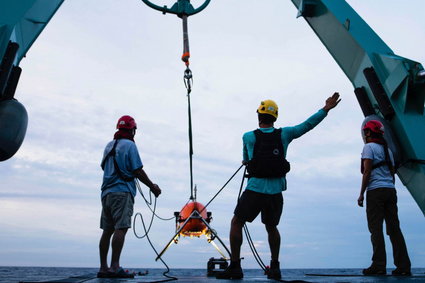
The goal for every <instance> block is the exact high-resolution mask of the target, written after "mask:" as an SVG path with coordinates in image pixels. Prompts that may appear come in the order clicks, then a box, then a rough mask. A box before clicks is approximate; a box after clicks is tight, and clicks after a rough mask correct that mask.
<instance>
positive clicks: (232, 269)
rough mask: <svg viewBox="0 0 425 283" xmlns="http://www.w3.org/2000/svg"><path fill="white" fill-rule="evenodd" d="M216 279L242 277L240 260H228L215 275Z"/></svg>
mask: <svg viewBox="0 0 425 283" xmlns="http://www.w3.org/2000/svg"><path fill="white" fill-rule="evenodd" d="M215 278H216V279H242V278H243V271H242V268H241V264H240V262H233V261H232V262H230V265H229V266H228V267H227V268H226V269H225V270H224V271H221V272H218V273H217V274H216V276H215Z"/></svg>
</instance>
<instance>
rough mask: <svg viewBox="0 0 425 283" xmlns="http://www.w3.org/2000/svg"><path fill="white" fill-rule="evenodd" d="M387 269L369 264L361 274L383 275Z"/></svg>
mask: <svg viewBox="0 0 425 283" xmlns="http://www.w3.org/2000/svg"><path fill="white" fill-rule="evenodd" d="M385 274H387V270H386V269H385V268H383V267H376V266H373V265H371V266H370V267H368V268H366V269H363V275H385Z"/></svg>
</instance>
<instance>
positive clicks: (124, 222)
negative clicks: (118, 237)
mask: <svg viewBox="0 0 425 283" xmlns="http://www.w3.org/2000/svg"><path fill="white" fill-rule="evenodd" d="M133 206H134V198H133V196H132V194H131V193H126V192H117V193H109V194H107V195H106V196H104V197H103V199H102V216H101V218H100V228H101V229H103V230H107V231H112V230H118V229H127V228H131V216H132V215H133Z"/></svg>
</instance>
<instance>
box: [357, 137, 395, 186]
mask: <svg viewBox="0 0 425 283" xmlns="http://www.w3.org/2000/svg"><path fill="white" fill-rule="evenodd" d="M388 153H389V155H390V160H391V162H392V164H393V166H394V157H393V154H392V152H391V150H390V149H388ZM362 159H371V160H372V166H373V165H375V164H377V163H379V162H381V161H385V150H384V146H383V145H381V144H378V143H374V142H370V143H367V144H365V145H364V147H363V152H362ZM377 188H395V187H394V182H393V176H392V175H391V172H390V168H389V167H388V166H387V165H383V166H380V167H377V168H375V169H373V170H372V172H371V173H370V178H369V183H368V185H367V190H368V191H370V190H373V189H377Z"/></svg>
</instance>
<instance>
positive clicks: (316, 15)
mask: <svg viewBox="0 0 425 283" xmlns="http://www.w3.org/2000/svg"><path fill="white" fill-rule="evenodd" d="M291 1H292V2H293V4H294V5H295V7H296V8H297V9H298V17H303V18H304V19H305V20H306V21H307V23H308V24H309V26H310V27H311V28H312V29H313V31H314V32H315V33H316V35H317V36H318V37H319V39H320V41H321V42H322V43H323V44H324V45H325V47H326V48H327V50H328V51H329V53H330V54H331V55H332V57H333V58H334V59H335V61H336V62H337V63H338V65H339V67H340V68H341V69H342V71H343V72H344V73H345V75H346V76H347V78H348V79H349V80H350V81H351V83H352V84H353V87H354V93H355V95H356V97H357V100H358V102H359V104H360V107H361V109H362V112H363V114H364V116H365V117H366V119H365V121H366V120H371V119H379V120H380V121H381V122H383V123H384V125H385V128H386V131H387V132H388V133H387V135H386V139H387V141H389V145H390V147H391V149H392V151H393V152H394V153H395V157H396V161H397V163H398V166H399V167H398V170H397V175H398V177H399V178H400V180H401V181H402V183H403V184H404V185H405V186H406V187H407V189H408V190H409V192H410V194H411V195H412V196H413V198H414V199H415V201H416V203H417V204H418V206H419V208H420V209H421V210H422V213H424V214H425V147H424V146H423V142H424V140H425V116H424V101H425V71H424V68H423V67H422V65H421V64H420V63H418V62H415V61H412V60H410V59H407V58H404V57H401V56H398V55H396V54H394V52H393V51H392V50H391V49H390V48H389V47H388V46H387V45H386V44H385V42H384V41H383V40H382V39H381V38H380V37H379V36H378V35H377V34H376V33H375V32H374V31H373V30H372V29H371V28H370V26H369V25H368V24H367V23H366V22H365V21H364V20H363V19H362V18H361V17H360V16H359V15H358V14H357V13H356V11H354V9H353V8H351V6H350V5H349V4H348V3H347V2H345V1H333V0H291Z"/></svg>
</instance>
